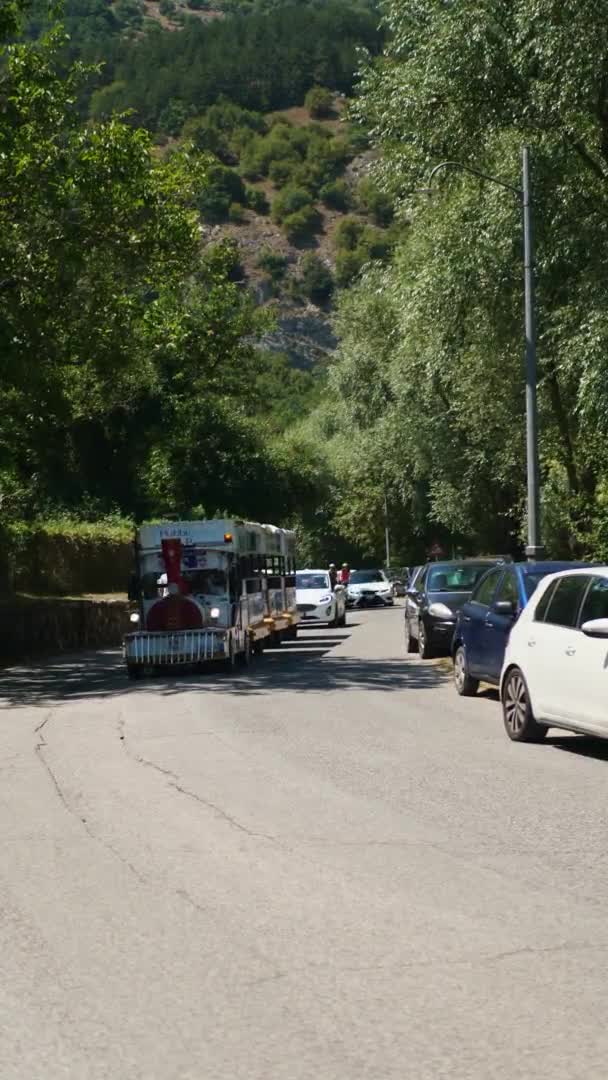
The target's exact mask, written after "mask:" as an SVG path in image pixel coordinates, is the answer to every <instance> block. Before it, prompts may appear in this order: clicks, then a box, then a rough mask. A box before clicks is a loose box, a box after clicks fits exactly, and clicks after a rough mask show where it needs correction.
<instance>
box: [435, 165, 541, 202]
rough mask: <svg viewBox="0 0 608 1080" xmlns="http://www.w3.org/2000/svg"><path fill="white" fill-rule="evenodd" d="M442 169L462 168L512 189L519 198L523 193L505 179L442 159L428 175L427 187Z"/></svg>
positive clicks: (508, 189)
mask: <svg viewBox="0 0 608 1080" xmlns="http://www.w3.org/2000/svg"><path fill="white" fill-rule="evenodd" d="M442 169H462V170H463V172H468V173H471V175H472V176H479V177H480V178H481V179H482V180H489V181H490V183H491V184H498V186H499V187H502V188H506V189H507V191H512V192H513V193H514V194H515V195H517V197H518V198H519V199H521V197H522V195H523V192H522V190H521V188H518V187H514V185H513V184H507V182H506V180H499V178H498V177H497V176H490V174H489V173H485V172H481V171H480V170H479V169H474V168H473V167H472V166H471V165H463V164H462V162H461V161H442V162H440V164H439V165H435V168H434V169H432V170H431V173H430V175H429V187H430V186H431V184H432V183H433V180H434V179H435V176H436V175H437V173H438V172H441V171H442Z"/></svg>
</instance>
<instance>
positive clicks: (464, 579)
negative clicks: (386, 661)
mask: <svg viewBox="0 0 608 1080" xmlns="http://www.w3.org/2000/svg"><path fill="white" fill-rule="evenodd" d="M497 562H498V560H497V559H458V560H452V561H451V562H432V563H427V564H426V566H424V567H423V568H422V570H421V572H420V573H419V574H418V576H417V578H416V579H415V581H414V582H413V584H412V585H411V586H410V588H409V589H408V593H407V601H406V605H405V651H406V652H414V651H415V649H416V647H417V648H418V653H419V655H420V656H421V657H422V659H423V660H428V659H429V658H430V657H433V656H437V655H439V654H442V655H445V656H447V655H449V652H450V646H451V643H452V637H453V635H454V627H455V625H456V616H457V614H458V611H459V610H460V608H461V607H462V605H463V604H464V603H466V601H467V600H468V598H469V596H470V595H471V592H472V590H473V589H474V588H475V585H476V584H477V581H478V580H479V578H480V577H481V576H482V575H483V574H485V572H486V570H488V569H490V568H491V567H492V566H496V564H497Z"/></svg>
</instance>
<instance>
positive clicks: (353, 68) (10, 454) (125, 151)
mask: <svg viewBox="0 0 608 1080" xmlns="http://www.w3.org/2000/svg"><path fill="white" fill-rule="evenodd" d="M24 8H27V9H28V10H27V13H26V14H27V21H26V23H25V27H23V26H22V32H23V34H24V35H25V37H24V38H23V39H22V43H21V44H17V45H14V46H13V47H11V49H10V50H9V51H8V53H6V54H5V59H4V64H5V79H4V88H3V112H2V116H1V118H0V138H1V140H2V156H0V173H2V184H1V190H2V193H3V194H2V201H0V216H1V218H2V221H1V225H2V230H1V233H0V332H1V334H2V353H1V359H0V363H1V365H2V372H1V374H2V383H3V387H4V388H5V393H4V396H3V398H2V401H1V402H0V411H1V415H0V489H1V499H2V502H1V504H0V509H1V512H2V514H3V516H4V519H5V520H8V519H18V518H20V517H21V518H23V517H28V516H29V517H32V516H40V515H42V516H44V515H47V516H48V515H53V514H55V515H56V514H68V515H72V516H74V515H76V516H80V517H87V518H89V519H95V518H99V517H103V516H104V515H108V514H116V515H119V516H123V517H127V518H134V517H135V518H142V517H146V516H155V515H158V514H165V513H168V512H173V511H174V512H177V513H184V514H185V513H206V514H211V513H215V512H220V511H226V512H230V513H242V514H251V515H254V516H256V517H265V518H266V519H269V520H273V521H277V522H282V523H287V522H292V523H295V524H299V527H300V530H301V536H302V547H303V550H304V551H305V553H306V556H307V557H310V558H314V559H315V560H316V559H317V558H327V557H328V556H329V555H331V554H332V553H333V554H335V553H336V552H337V550H338V549H340V551H341V552H344V555H345V556H347V555H349V554H350V555H351V557H352V558H356V559H357V561H358V560H359V559H360V558H362V557H365V556H369V557H370V558H374V559H378V558H379V557H381V552H382V541H383V529H384V506H385V504H386V505H388V511H389V523H390V526H391V533H392V538H393V543H394V550H395V552H396V554H398V556H399V557H400V558H402V559H403V560H414V559H417V558H420V557H422V556H423V555H424V552H425V550H426V549H427V547H428V544H429V542H430V540H432V539H439V540H440V542H442V543H443V544H444V546H445V547H446V548H447V550H452V549H455V550H468V551H480V550H494V551H496V550H498V551H508V550H510V551H513V552H517V551H518V550H521V547H520V545H521V540H522V537H523V534H524V531H525V445H524V374H523V340H522V338H523V330H522V327H523V320H522V307H523V295H522V264H521V219H520V207H519V204H518V200H517V199H515V198H513V197H512V196H511V195H509V194H508V193H506V192H505V190H504V189H501V188H499V187H496V186H493V185H492V184H489V183H484V182H482V181H480V180H479V179H474V178H472V177H471V176H468V175H466V174H465V173H462V172H456V171H453V172H450V173H449V174H443V175H442V177H440V178H438V181H437V186H436V188H435V189H434V193H433V197H432V198H430V199H429V198H428V196H427V195H425V194H422V193H421V192H422V191H424V189H425V188H426V186H427V184H428V175H429V172H430V170H431V168H432V167H433V165H435V164H437V163H438V162H440V161H442V160H444V159H446V158H449V159H450V160H455V161H459V162H461V163H462V164H465V165H466V164H468V165H471V166H473V167H475V168H477V169H481V170H482V171H483V172H486V173H489V174H493V175H495V176H498V177H501V178H502V179H503V180H506V181H507V182H509V183H510V184H512V185H514V186H517V185H518V183H519V175H518V174H519V167H520V153H521V147H522V145H523V144H524V143H527V144H528V145H529V146H530V147H531V155H532V164H533V185H534V191H535V202H534V212H535V216H536V222H537V242H538V266H537V275H538V286H539V320H538V321H539V371H540V382H539V394H540V413H541V415H540V419H541V472H542V477H541V479H542V489H543V500H542V501H543V517H544V530H545V541H546V543H547V546H548V549H549V551H550V553H552V554H556V555H557V554H568V553H571V554H575V555H580V554H591V555H594V556H601V557H605V556H606V555H607V554H608V459H607V458H606V445H607V443H606V438H605V435H604V426H605V423H606V416H607V415H608V390H607V387H608V379H607V378H606V371H605V367H606V360H605V358H606V356H607V355H608V341H607V340H606V335H607V325H608V323H607V320H606V310H607V307H608V294H607V291H606V275H605V266H606V263H607V261H608V260H607V256H608V251H606V250H605V247H606V242H607V239H606V220H607V214H606V210H607V205H606V193H607V190H608V189H607V187H606V184H607V178H608V156H607V153H606V147H607V145H608V138H607V133H606V119H605V118H606V115H608V108H607V106H606V101H605V98H606V94H605V82H606V80H605V78H604V74H603V73H604V72H605V71H606V70H608V41H607V38H606V27H607V26H608V18H606V16H607V15H608V0H601V2H600V3H599V4H598V3H597V0H596V3H595V4H591V3H586V2H584V0H581V3H579V4H577V6H576V11H575V14H574V15H573V18H572V19H570V20H567V21H566V20H563V19H562V18H561V16H560V13H559V10H558V6H556V5H547V6H546V8H545V7H543V9H542V10H541V9H540V8H539V7H538V5H537V4H536V3H533V0H515V2H514V3H512V4H508V5H507V4H505V3H504V2H503V0H489V3H487V4H485V5H483V6H482V7H481V8H480V7H479V5H475V4H472V3H471V2H470V0H454V2H453V3H451V4H450V5H446V4H445V3H443V2H442V0H428V2H427V3H426V4H425V5H423V6H421V5H420V4H419V3H418V2H417V0H416V2H415V0H388V2H387V4H386V5H384V6H383V8H382V13H383V14H382V20H381V26H380V28H379V27H378V23H379V21H380V16H379V15H378V13H377V12H376V11H375V9H374V8H373V7H371V6H368V5H364V4H360V3H356V4H355V3H352V2H350V0H345V2H344V3H339V2H338V0H331V2H330V3H328V4H320V3H314V2H313V3H299V4H296V3H293V2H292V3H289V4H287V5H285V4H282V3H279V2H277V3H274V2H264V0H253V2H252V3H248V2H245V0H242V2H241V0H230V2H224V3H222V4H219V3H218V4H213V5H210V4H204V3H199V2H198V0H189V3H188V4H186V3H185V2H184V0H179V2H175V3H173V2H172V0H161V2H160V3H158V4H157V3H156V2H154V3H153V2H151V0H150V2H143V0H142V2H138V0H117V2H116V3H109V2H108V3H106V2H105V0H67V4H66V8H65V15H64V17H65V24H66V27H67V30H68V32H69V35H70V36H69V38H67V39H66V38H65V37H64V36H63V34H62V32H61V31H57V30H55V31H53V34H52V35H51V37H50V38H49V37H46V36H45V27H48V25H49V20H48V17H47V15H46V4H45V3H44V0H34V2H33V3H32V4H29V5H28V4H25V3H22V2H20V0H14V3H12V4H9V5H6V4H5V5H4V6H3V8H2V12H1V15H2V20H3V21H2V22H1V23H0V31H1V32H2V33H3V35H4V37H5V38H6V39H9V38H13V39H15V35H16V34H17V33H18V32H19V31H18V27H17V25H16V22H15V19H14V16H16V15H18V13H19V11H20V10H23V9H24ZM23 42H25V43H23ZM360 49H362V50H363V52H359V50H360ZM455 58H458V63H456V62H455ZM90 65H93V67H91V66H90ZM358 72H360V73H361V75H358V74H357V73H358ZM349 99H350V100H349ZM332 309H333V310H334V311H335V317H334V316H332ZM306 320H308V324H309V330H310V327H311V326H312V325H313V324H314V326H315V327H316V328H317V329H318V328H319V327H321V328H322V329H321V332H322V333H324V332H325V331H324V329H323V328H325V329H327V332H328V334H329V338H330V339H331V340H330V345H332V344H337V350H336V353H335V356H333V357H332V359H331V363H330V364H329V367H328V365H327V362H324V363H322V364H319V363H316V364H315V363H314V362H313V361H314V360H315V359H316V357H315V356H314V355H313V354H312V353H309V352H307V351H306V349H305V350H304V351H303V353H302V354H301V355H300V354H298V351H297V348H296V349H294V350H292V344H291V343H290V340H289V333H288V331H287V330H286V327H287V326H288V324H289V326H290V328H291V329H290V331H289V332H290V333H291V334H292V339H296V338H298V335H299V336H300V337H302V336H303V335H305V333H306V332H307V331H306V327H305V322H306ZM330 320H331V325H330ZM315 332H316V330H315ZM332 335H333V336H332ZM328 340H329V339H328ZM270 348H272V349H273V350H275V351H273V352H271V351H270ZM277 348H283V351H284V352H285V351H286V352H288V353H289V354H290V355H291V359H292V362H293V361H294V359H295V361H296V362H297V363H299V364H300V369H298V368H294V367H293V364H292V363H291V364H290V363H289V362H288V359H287V357H286V356H285V355H283V353H282V352H281V351H279V352H277V351H276V350H277ZM326 352H327V346H325V353H323V349H322V350H321V354H323V355H326ZM302 356H305V357H307V360H306V362H304V361H303V360H302ZM326 369H327V370H326ZM349 545H350V546H349Z"/></svg>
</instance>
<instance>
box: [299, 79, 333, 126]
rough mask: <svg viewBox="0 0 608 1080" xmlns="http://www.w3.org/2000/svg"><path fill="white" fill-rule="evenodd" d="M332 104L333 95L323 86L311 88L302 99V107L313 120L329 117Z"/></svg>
mask: <svg viewBox="0 0 608 1080" xmlns="http://www.w3.org/2000/svg"><path fill="white" fill-rule="evenodd" d="M333 104H334V99H333V94H332V92H331V90H328V89H327V87H325V86H312V87H311V88H310V90H309V91H308V93H307V95H306V97H305V98H304V107H305V108H306V109H308V111H309V113H310V115H311V116H312V117H313V118H314V119H315V120H321V119H325V118H326V117H328V116H331V114H332V111H333Z"/></svg>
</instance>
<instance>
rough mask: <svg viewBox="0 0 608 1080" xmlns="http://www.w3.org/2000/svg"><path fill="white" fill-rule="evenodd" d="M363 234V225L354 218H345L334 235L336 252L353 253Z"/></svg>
mask: <svg viewBox="0 0 608 1080" xmlns="http://www.w3.org/2000/svg"><path fill="white" fill-rule="evenodd" d="M364 232H365V225H364V224H363V222H362V221H359V219H358V218H356V217H345V218H343V219H342V221H341V222H340V223H339V225H338V227H337V229H336V231H335V233H334V244H335V246H336V248H337V250H338V251H354V250H355V248H356V247H357V244H358V243H359V241H360V240H361V237H362V236H363V233H364Z"/></svg>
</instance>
